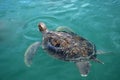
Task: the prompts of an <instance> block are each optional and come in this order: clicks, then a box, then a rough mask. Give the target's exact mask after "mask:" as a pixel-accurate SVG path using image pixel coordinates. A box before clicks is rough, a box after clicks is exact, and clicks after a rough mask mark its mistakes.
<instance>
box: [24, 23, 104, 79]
mask: <svg viewBox="0 0 120 80" xmlns="http://www.w3.org/2000/svg"><path fill="white" fill-rule="evenodd" d="M38 28H39V31H40V32H41V33H42V35H43V41H42V42H41V43H40V42H35V43H33V44H31V45H30V46H29V47H28V49H27V50H26V52H25V57H24V58H25V64H26V65H27V66H30V65H31V64H32V59H33V56H34V55H35V52H36V50H37V49H38V48H39V46H40V45H42V48H43V49H44V50H45V51H47V53H48V54H50V55H52V56H53V57H55V58H57V59H60V60H63V61H68V62H74V63H75V64H76V66H77V67H78V69H79V71H80V73H81V76H84V77H85V76H87V74H88V72H89V69H90V63H89V61H91V60H92V61H95V62H99V63H102V64H103V62H101V61H100V60H98V59H97V58H96V53H97V52H96V48H95V45H94V44H92V43H91V42H90V41H88V40H86V39H85V38H83V37H81V36H78V35H77V34H75V33H74V32H73V31H72V30H70V29H68V28H66V27H58V28H57V29H56V31H49V30H48V29H47V27H46V25H45V24H44V23H42V22H41V23H39V25H38Z"/></svg>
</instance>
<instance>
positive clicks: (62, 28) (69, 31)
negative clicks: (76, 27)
mask: <svg viewBox="0 0 120 80" xmlns="http://www.w3.org/2000/svg"><path fill="white" fill-rule="evenodd" d="M56 31H58V32H66V33H70V34H75V33H74V32H73V31H72V30H71V29H70V28H68V27H64V26H60V27H58V28H57V29H56Z"/></svg>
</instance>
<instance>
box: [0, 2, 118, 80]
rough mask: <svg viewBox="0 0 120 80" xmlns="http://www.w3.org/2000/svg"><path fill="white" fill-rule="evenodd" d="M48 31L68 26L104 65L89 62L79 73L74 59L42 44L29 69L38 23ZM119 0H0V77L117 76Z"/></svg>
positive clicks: (62, 79) (106, 79) (94, 79)
mask: <svg viewBox="0 0 120 80" xmlns="http://www.w3.org/2000/svg"><path fill="white" fill-rule="evenodd" d="M41 21H42V22H45V23H46V25H47V27H48V28H49V29H50V30H53V29H55V28H57V27H58V26H68V27H70V28H71V29H72V30H73V31H75V32H76V33H77V34H79V35H81V36H83V37H85V38H87V39H89V40H90V41H92V42H93V43H95V44H96V46H97V49H98V50H103V51H105V52H109V51H111V52H112V53H110V54H109V53H108V54H102V55H98V58H99V59H100V60H102V61H103V62H104V63H105V64H104V65H102V64H99V63H94V62H91V64H92V65H91V70H90V73H89V75H88V77H86V78H82V77H81V76H80V74H79V71H78V69H77V68H76V66H75V65H74V63H68V62H63V61H60V60H56V59H54V58H51V57H50V56H49V55H47V54H46V53H45V52H44V51H43V50H42V49H41V48H40V49H39V50H38V52H37V54H36V56H35V58H34V60H33V64H32V66H31V67H30V68H28V67H26V66H25V64H24V52H25V50H26V49H27V47H28V46H29V45H30V44H31V43H33V42H35V41H38V40H41V38H42V35H41V33H40V32H39V31H38V28H37V24H38V23H39V22H41ZM119 49H120V1H119V0H94V1H93V0H34V1H33V0H0V80H119V78H120V77H119V76H120V69H119V68H120V50H119Z"/></svg>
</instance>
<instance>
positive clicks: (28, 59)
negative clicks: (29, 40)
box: [24, 42, 40, 67]
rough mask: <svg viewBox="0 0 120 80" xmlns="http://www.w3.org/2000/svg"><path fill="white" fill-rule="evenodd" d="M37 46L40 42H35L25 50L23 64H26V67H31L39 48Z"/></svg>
mask: <svg viewBox="0 0 120 80" xmlns="http://www.w3.org/2000/svg"><path fill="white" fill-rule="evenodd" d="M39 46H40V42H35V43H33V44H31V45H30V46H29V47H28V48H27V50H26V52H25V55H24V62H25V64H26V66H28V67H30V66H31V64H32V59H33V57H34V55H35V53H36V51H37V49H38V48H39Z"/></svg>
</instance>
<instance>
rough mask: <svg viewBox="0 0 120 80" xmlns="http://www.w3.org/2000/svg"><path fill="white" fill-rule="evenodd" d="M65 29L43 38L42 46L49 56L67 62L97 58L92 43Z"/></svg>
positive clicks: (47, 34)
mask: <svg viewBox="0 0 120 80" xmlns="http://www.w3.org/2000/svg"><path fill="white" fill-rule="evenodd" d="M63 29H64V28H63ZM63 29H62V30H57V31H55V32H54V31H49V32H47V33H46V34H45V35H44V36H43V37H44V39H43V43H42V45H43V48H44V49H45V50H46V51H47V52H48V53H49V54H51V55H52V56H54V57H56V58H59V59H62V60H65V61H80V60H86V59H87V60H89V59H90V58H91V57H92V56H94V57H96V54H95V53H96V49H95V46H94V45H93V44H92V43H91V42H89V41H88V40H86V39H85V38H83V37H80V36H78V35H77V34H75V33H74V32H72V31H70V30H68V29H64V30H63ZM65 30H67V31H65Z"/></svg>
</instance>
